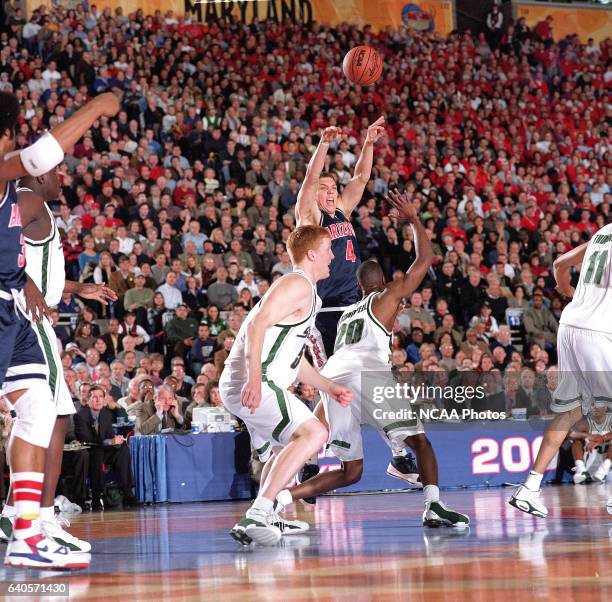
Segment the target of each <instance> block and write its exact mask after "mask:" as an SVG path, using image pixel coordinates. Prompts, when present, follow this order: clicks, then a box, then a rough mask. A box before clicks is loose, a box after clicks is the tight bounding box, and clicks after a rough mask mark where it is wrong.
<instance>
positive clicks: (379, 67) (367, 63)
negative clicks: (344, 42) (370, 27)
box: [342, 46, 383, 86]
mask: <svg viewBox="0 0 612 602" xmlns="http://www.w3.org/2000/svg"><path fill="white" fill-rule="evenodd" d="M342 70H343V71H344V75H346V77H347V78H348V79H349V80H350V81H351V82H352V83H354V84H357V85H359V86H371V85H372V84H375V83H376V82H377V81H378V80H379V79H380V76H381V75H382V72H383V62H382V58H381V56H380V54H378V52H376V50H374V48H372V47H371V46H355V48H352V49H351V50H349V51H348V52H347V54H346V56H345V57H344V61H343V62H342Z"/></svg>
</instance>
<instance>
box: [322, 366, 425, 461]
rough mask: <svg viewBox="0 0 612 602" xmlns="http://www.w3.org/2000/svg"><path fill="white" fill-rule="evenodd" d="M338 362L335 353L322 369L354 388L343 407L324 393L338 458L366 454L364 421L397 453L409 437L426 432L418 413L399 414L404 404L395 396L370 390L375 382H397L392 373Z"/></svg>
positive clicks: (331, 443) (331, 442) (331, 446)
mask: <svg viewBox="0 0 612 602" xmlns="http://www.w3.org/2000/svg"><path fill="white" fill-rule="evenodd" d="M336 364H337V363H336V362H334V361H333V357H332V358H331V359H330V361H329V362H328V363H327V364H326V365H325V367H324V368H323V370H322V371H321V373H322V374H323V375H324V376H326V377H327V378H329V379H331V380H333V381H334V382H335V383H338V384H340V385H344V386H345V387H348V388H350V389H351V390H352V391H353V399H352V401H351V404H350V405H349V406H348V407H342V406H341V405H340V404H339V403H338V402H337V401H336V400H335V399H332V398H330V397H329V396H328V395H327V394H325V393H323V392H322V393H321V399H322V400H323V405H324V407H325V416H326V418H327V423H328V425H329V439H328V448H329V449H330V450H331V451H332V452H333V453H334V455H335V456H336V457H337V458H339V459H340V460H343V461H345V462H349V461H351V460H361V459H362V458H363V441H362V436H361V425H362V424H369V425H371V426H372V427H374V428H375V429H376V430H377V431H378V432H379V434H380V435H381V437H382V438H383V439H384V440H385V442H386V443H387V445H388V446H389V447H390V448H391V449H392V450H393V452H394V453H396V452H397V451H398V450H400V449H403V448H405V447H406V444H405V442H404V440H405V439H406V437H411V436H413V435H418V434H420V433H423V432H424V430H423V424H422V423H421V420H420V419H419V418H418V416H402V417H400V418H398V417H397V413H398V410H400V409H401V408H400V407H399V405H400V404H398V403H397V402H396V401H395V400H388V399H382V400H380V399H376V400H375V399H373V396H372V395H371V394H370V391H372V388H373V387H374V386H382V387H385V386H388V385H390V386H394V385H395V380H394V379H393V375H392V374H391V373H389V374H388V376H387V375H386V374H384V372H382V371H371V372H367V371H363V372H362V371H361V370H357V369H355V366H344V367H341V366H338V365H336ZM404 405H405V404H404ZM406 409H409V408H406Z"/></svg>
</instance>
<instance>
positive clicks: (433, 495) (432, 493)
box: [423, 485, 440, 504]
mask: <svg viewBox="0 0 612 602" xmlns="http://www.w3.org/2000/svg"><path fill="white" fill-rule="evenodd" d="M423 496H424V498H425V503H426V504H429V503H430V502H439V501H440V488H439V487H438V486H437V485H425V487H423Z"/></svg>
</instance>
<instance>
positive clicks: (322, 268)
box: [314, 236, 334, 280]
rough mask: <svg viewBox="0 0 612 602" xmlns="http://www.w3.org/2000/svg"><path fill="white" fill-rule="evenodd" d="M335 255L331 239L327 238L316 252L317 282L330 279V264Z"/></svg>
mask: <svg viewBox="0 0 612 602" xmlns="http://www.w3.org/2000/svg"><path fill="white" fill-rule="evenodd" d="M333 258H334V254H333V253H332V250H331V238H329V236H326V237H325V238H324V239H323V240H322V241H321V242H320V243H319V246H318V247H317V248H316V249H315V250H314V264H315V275H316V278H317V280H323V279H324V278H328V277H329V264H330V263H331V262H332V259H333Z"/></svg>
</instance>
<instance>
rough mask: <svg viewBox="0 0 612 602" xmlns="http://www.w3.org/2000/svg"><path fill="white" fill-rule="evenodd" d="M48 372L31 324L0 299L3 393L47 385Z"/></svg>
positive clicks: (0, 378) (0, 356) (0, 353)
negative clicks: (45, 383)
mask: <svg viewBox="0 0 612 602" xmlns="http://www.w3.org/2000/svg"><path fill="white" fill-rule="evenodd" d="M48 377H49V369H48V368H47V363H46V362H45V357H44V355H43V353H42V350H41V347H40V344H39V341H38V338H37V337H36V334H35V333H34V329H33V328H32V323H31V322H30V321H29V320H28V319H27V318H26V317H25V316H24V315H23V314H22V313H21V311H19V310H18V309H16V307H15V301H13V300H12V299H11V300H10V301H9V300H7V299H4V298H0V383H1V386H2V392H3V393H10V392H12V391H19V390H21V389H29V388H31V387H33V386H40V384H41V381H43V382H47V379H48Z"/></svg>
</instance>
